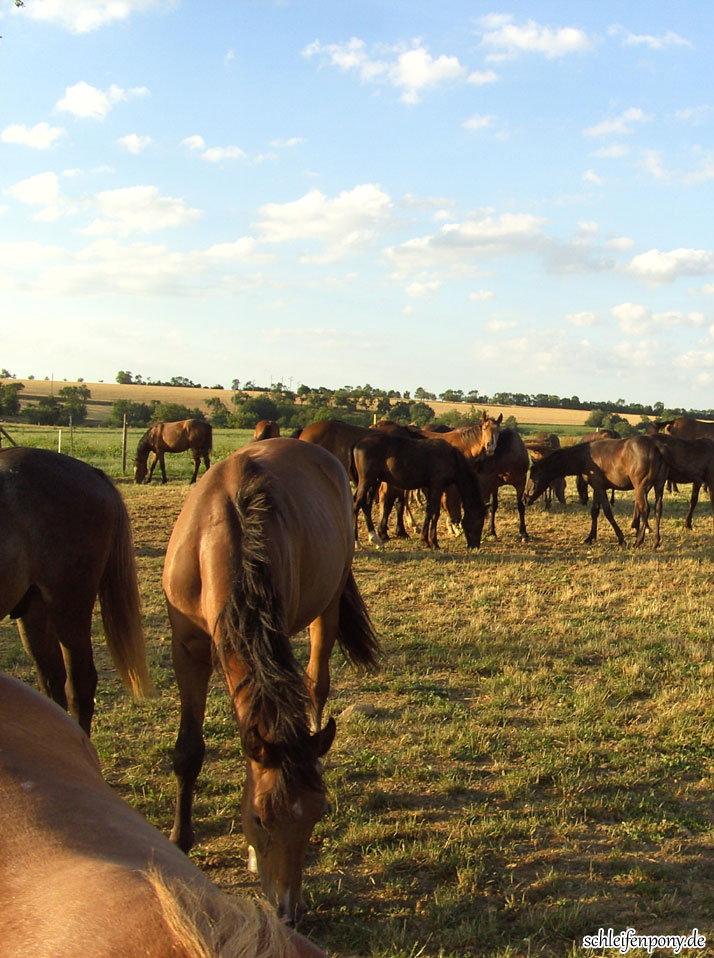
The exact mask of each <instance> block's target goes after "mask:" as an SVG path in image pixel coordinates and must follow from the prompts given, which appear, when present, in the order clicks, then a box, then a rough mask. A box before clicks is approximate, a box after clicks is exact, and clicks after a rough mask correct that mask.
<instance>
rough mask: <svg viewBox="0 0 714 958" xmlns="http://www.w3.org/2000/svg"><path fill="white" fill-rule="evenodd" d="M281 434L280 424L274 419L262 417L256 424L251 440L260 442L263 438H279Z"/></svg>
mask: <svg viewBox="0 0 714 958" xmlns="http://www.w3.org/2000/svg"><path fill="white" fill-rule="evenodd" d="M279 435H280V426H279V425H278V424H277V422H275V420H274V419H261V420H260V421H259V422H257V423H256V425H255V431H254V433H253V438H252V440H251V442H260V440H261V439H277V438H278V436H279Z"/></svg>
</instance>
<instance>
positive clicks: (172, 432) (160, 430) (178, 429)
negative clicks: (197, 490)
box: [134, 419, 213, 483]
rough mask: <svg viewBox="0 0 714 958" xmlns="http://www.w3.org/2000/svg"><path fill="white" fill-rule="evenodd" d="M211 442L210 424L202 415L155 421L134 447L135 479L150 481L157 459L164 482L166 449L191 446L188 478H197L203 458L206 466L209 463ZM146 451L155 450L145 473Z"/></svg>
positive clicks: (193, 479) (174, 449)
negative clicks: (191, 462)
mask: <svg viewBox="0 0 714 958" xmlns="http://www.w3.org/2000/svg"><path fill="white" fill-rule="evenodd" d="M212 446H213V428H212V426H211V425H210V423H207V422H204V421H203V419H182V420H180V421H179V422H157V423H155V424H154V425H153V426H152V427H151V428H150V429H147V431H146V432H145V433H144V435H143V436H142V437H141V439H140V440H139V445H138V446H137V448H136V459H135V460H134V482H136V483H140V482H151V479H152V476H153V475H154V469H155V468H156V463H157V462H158V464H159V465H160V466H161V476H162V478H161V482H162V483H166V482H167V479H166V463H165V461H164V455H165V453H167V452H186V450H187V449H188V450H190V452H191V458H192V459H193V476H192V477H191V482H192V483H193V482H195V481H196V479H197V478H198V470H199V467H200V465H201V460H202V459H203V463H204V466H205V467H206V469H208V468H209V467H210V465H211V458H210V456H211V448H212ZM149 453H153V454H154V458H153V460H152V463H151V466H150V467H149V469H148V474H147V460H148V458H149Z"/></svg>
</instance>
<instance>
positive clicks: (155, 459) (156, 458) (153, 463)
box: [145, 451, 159, 482]
mask: <svg viewBox="0 0 714 958" xmlns="http://www.w3.org/2000/svg"><path fill="white" fill-rule="evenodd" d="M151 455H152V456H153V459H152V460H151V465H150V466H149V471H148V472H147V474H146V479H145V482H151V480H152V479H153V477H154V469H156V463H157V462H158V461H159V454H158V453H157V452H153V451H152V453H151ZM147 461H148V460H147Z"/></svg>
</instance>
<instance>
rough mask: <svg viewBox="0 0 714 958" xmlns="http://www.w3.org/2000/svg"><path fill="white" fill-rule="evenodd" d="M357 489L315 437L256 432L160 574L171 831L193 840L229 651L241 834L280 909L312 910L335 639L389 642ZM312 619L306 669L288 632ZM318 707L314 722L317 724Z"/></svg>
mask: <svg viewBox="0 0 714 958" xmlns="http://www.w3.org/2000/svg"><path fill="white" fill-rule="evenodd" d="M353 552H354V539H353V535H352V496H351V492H350V486H349V482H348V480H347V476H346V474H345V471H344V469H343V468H342V467H341V466H340V464H339V463H338V462H337V460H336V459H335V457H334V456H333V455H332V454H331V453H329V452H327V451H326V450H325V449H321V448H319V447H318V446H315V445H313V444H311V443H301V442H296V441H295V440H293V439H288V438H279V439H266V440H265V441H263V442H256V443H250V444H248V445H247V446H245V447H244V448H243V449H240V450H239V451H238V452H235V453H233V454H232V455H231V456H229V457H228V458H226V459H224V460H222V461H221V462H219V463H218V464H217V465H215V466H213V467H212V468H211V470H210V471H209V472H208V473H206V475H205V476H204V477H203V479H202V480H201V482H200V483H198V485H196V486H194V487H193V489H192V490H191V491H190V493H189V495H188V496H187V498H186V501H185V503H184V506H183V509H182V510H181V513H180V515H179V517H178V519H177V521H176V525H175V527H174V529H173V532H172V534H171V538H170V540H169V544H168V549H167V552H166V562H165V566H164V573H163V586H164V592H165V594H166V600H167V604H168V612H169V619H170V622H171V630H172V635H173V640H172V648H173V663H174V671H175V674H176V679H177V682H178V688H179V694H180V698H181V722H180V727H179V732H178V738H177V740H176V746H175V749H174V757H173V762H174V771H175V773H176V778H177V802H176V815H175V819H174V826H173V830H172V832H171V839H172V841H174V842H176V844H177V845H178V846H179V847H180V848H182V849H183V850H184V851H188V850H189V849H190V848H191V846H192V845H193V842H194V833H193V827H192V824H191V810H192V801H193V789H194V785H195V782H196V778H197V777H198V774H199V772H200V770H201V765H202V763H203V756H204V751H205V745H204V740H203V735H202V727H203V719H204V711H205V704H206V694H207V690H208V681H209V678H210V676H211V673H212V671H213V667H214V661H215V662H217V663H220V666H221V668H222V671H223V674H224V677H225V680H226V684H227V687H228V692H229V695H230V698H231V701H232V703H233V706H234V710H235V713H236V718H237V721H238V728H239V732H240V737H241V740H242V745H243V753H244V758H245V761H246V769H247V773H246V784H245V788H244V792H243V799H242V822H243V833H244V835H245V837H246V839H247V842H248V845H249V846H250V849H251V853H250V861H251V863H253V864H254V865H256V866H257V870H258V874H259V876H260V881H261V885H262V888H263V891H264V893H265V894H266V896H267V897H268V898H269V900H270V901H272V902H273V903H274V904H275V905H276V906H277V907H278V910H279V912H280V914H281V915H284V916H286V917H287V918H289V919H290V920H296V919H297V918H299V917H300V915H301V914H302V913H303V911H304V905H303V903H302V899H301V892H300V887H301V880H302V865H303V859H304V856H305V853H306V849H307V845H308V841H309V838H310V834H311V833H312V830H313V827H314V825H315V823H316V822H317V821H318V820H319V819H320V818H321V817H322V815H323V814H324V812H325V811H326V808H327V802H326V800H325V788H324V784H323V781H322V773H321V767H322V765H321V762H320V761H319V760H320V758H321V757H322V756H324V755H325V754H326V753H327V751H328V750H329V748H330V747H331V745H332V742H333V740H334V737H335V721H334V719H332V718H331V719H330V720H329V721H328V722H327V724H326V725H325V726H324V728H323V727H321V723H322V711H323V708H324V705H325V700H326V698H327V695H328V692H329V688H330V672H329V659H330V653H331V651H332V648H333V645H334V643H335V641H338V642H339V644H340V646H341V648H342V651H343V652H344V653H345V655H346V657H347V658H348V659H349V660H350V661H351V662H352V663H353V664H355V665H357V666H362V667H365V668H370V669H371V668H374V667H375V666H376V663H377V660H378V654H379V644H378V642H377V639H376V637H375V634H374V631H373V628H372V625H371V622H370V619H369V614H368V612H367V610H366V608H365V605H364V602H363V600H362V597H361V596H360V593H359V590H358V588H357V584H356V582H355V579H354V576H353V574H352V570H351V566H352V556H353ZM308 625H309V627H310V656H309V661H308V665H307V669H306V674H305V675H304V676H303V675H302V674H301V671H300V669H299V668H298V665H297V662H296V661H295V658H294V656H293V653H292V649H291V645H290V636H293V635H295V634H296V633H298V632H300V631H301V630H302V629H304V628H306V627H307V626H308ZM310 718H311V719H312V729H313V734H311V729H310Z"/></svg>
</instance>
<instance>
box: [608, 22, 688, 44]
mask: <svg viewBox="0 0 714 958" xmlns="http://www.w3.org/2000/svg"><path fill="white" fill-rule="evenodd" d="M608 33H609V34H610V36H621V37H622V38H623V40H622V42H623V43H624V44H625V46H630V47H648V48H649V49H650V50H664V49H666V48H667V47H692V46H693V44H692V43H690V41H689V40H685V39H684V37H680V35H679V34H678V33H674V32H673V31H672V30H668V31H667V32H666V33H663V34H662V35H661V36H659V37H658V36H654V35H653V34H649V33H630V31H629V30H625V28H624V27H621V26H614V27H610V29H609V30H608Z"/></svg>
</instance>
